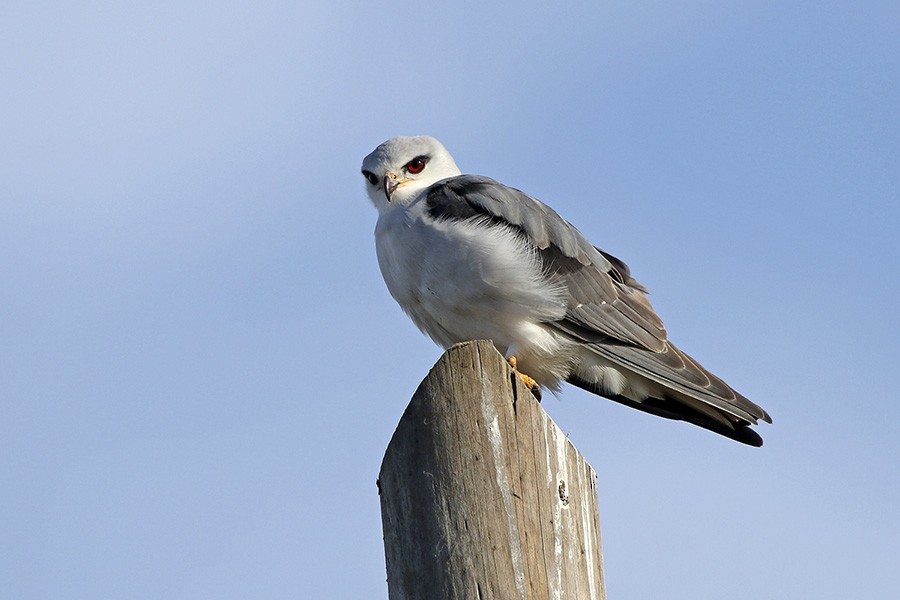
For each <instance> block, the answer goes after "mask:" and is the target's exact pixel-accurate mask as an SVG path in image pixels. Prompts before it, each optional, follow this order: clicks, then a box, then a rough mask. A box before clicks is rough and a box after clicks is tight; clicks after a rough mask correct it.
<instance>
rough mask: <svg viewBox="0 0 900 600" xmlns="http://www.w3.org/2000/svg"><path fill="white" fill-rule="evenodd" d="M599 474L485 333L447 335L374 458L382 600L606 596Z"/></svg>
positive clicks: (579, 599) (580, 598)
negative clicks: (380, 456)
mask: <svg viewBox="0 0 900 600" xmlns="http://www.w3.org/2000/svg"><path fill="white" fill-rule="evenodd" d="M596 482H597V477H596V474H595V473H594V470H593V469H592V468H591V466H590V465H589V464H588V463H587V462H586V461H585V460H584V458H583V457H582V456H581V455H580V454H579V453H578V451H577V450H575V448H574V446H572V444H571V443H570V442H569V441H568V440H567V439H566V437H565V435H563V433H562V431H560V429H559V428H558V427H557V426H556V424H555V423H553V421H551V420H550V417H549V416H548V415H547V413H546V412H544V410H543V408H541V406H540V404H539V403H538V402H537V401H536V400H535V398H534V396H532V395H531V393H530V392H529V391H528V390H527V389H526V388H525V386H524V385H523V384H522V382H521V381H520V380H519V378H518V377H516V376H515V375H513V374H512V372H511V371H510V369H509V367H508V366H507V364H506V361H505V360H504V359H503V357H502V356H501V355H500V354H499V353H498V352H497V351H496V350H495V349H494V346H493V345H492V344H491V343H490V342H468V343H465V344H459V345H457V346H454V347H453V348H451V349H450V350H448V351H447V352H446V353H445V354H444V356H443V357H442V358H441V360H440V361H438V363H437V364H436V365H435V366H434V368H433V369H432V370H431V372H430V373H429V374H428V377H426V378H425V380H424V381H423V382H422V384H421V385H420V386H419V389H418V390H417V391H416V393H415V395H414V396H413V398H412V401H411V402H410V404H409V406H408V407H407V408H406V412H405V413H404V414H403V417H402V418H401V420H400V423H399V425H398V426H397V431H396V432H395V433H394V437H393V438H392V439H391V442H390V444H389V445H388V449H387V452H386V453H385V456H384V461H383V462H382V465H381V473H380V475H379V491H380V495H381V517H382V524H383V527H384V549H385V557H386V562H387V579H388V591H389V597H390V600H401V599H402V600H440V599H450V600H456V599H459V600H462V599H465V600H470V599H472V600H488V599H495V600H510V599H518V598H528V599H535V600H543V599H547V598H558V599H564V600H567V599H572V600H589V599H590V600H593V599H599V600H605V598H606V591H605V585H604V579H603V567H602V561H601V549H600V522H599V516H598V510H597V490H596Z"/></svg>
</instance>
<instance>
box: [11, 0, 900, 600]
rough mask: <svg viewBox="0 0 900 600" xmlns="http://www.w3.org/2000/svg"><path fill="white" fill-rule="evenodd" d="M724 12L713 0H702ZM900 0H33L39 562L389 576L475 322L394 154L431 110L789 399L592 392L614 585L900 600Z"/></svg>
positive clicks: (167, 579) (29, 105) (16, 165)
mask: <svg viewBox="0 0 900 600" xmlns="http://www.w3.org/2000/svg"><path fill="white" fill-rule="evenodd" d="M684 4H686V6H683V5H684ZM898 24H900V10H898V8H897V4H896V3H890V2H881V3H879V2H815V3H814V2H794V3H777V2H751V1H745V2H712V1H709V2H692V3H680V4H679V5H677V6H674V5H670V3H662V2H652V1H645V2H641V1H639V2H615V3H609V2H603V3H595V2H580V3H546V2H525V3H520V4H517V5H516V8H515V10H511V8H510V5H509V4H508V3H486V2H470V1H465V2H458V3H454V5H453V6H446V7H443V8H433V7H430V6H422V5H416V4H410V3H372V2H349V1H340V0H339V1H336V2H329V3H324V2H323V3H316V4H313V3H310V2H303V3H290V2H272V3H260V2H252V3H251V2H225V3H222V2H216V3H213V2H206V3H204V2H191V1H188V2H165V1H163V2H133V3H127V4H122V3H112V2H87V3H64V2H39V1H35V2H7V3H5V4H4V5H3V7H2V8H0V80H2V81H3V82H4V83H3V85H2V86H0V114H2V118H0V140H2V143H0V589H3V590H4V592H3V596H4V597H9V598H18V599H26V598H161V597H165V598H198V597H210V598H212V597H215V598H247V597H255V598H363V597H364V598H386V597H387V590H386V586H385V583H384V579H385V577H384V559H383V549H382V541H381V523H380V514H379V506H378V497H377V494H376V489H375V478H376V476H377V472H378V468H379V464H380V461H381V457H382V455H383V452H384V450H385V447H386V446H387V443H388V441H389V439H390V436H391V434H392V432H393V428H394V426H395V425H396V423H397V421H398V420H399V418H400V415H401V413H402V411H403V408H404V406H405V405H406V403H407V401H408V400H409V398H410V397H411V395H412V393H413V391H414V390H415V388H416V386H417V385H418V383H419V382H420V381H421V379H422V378H423V377H424V376H425V374H426V373H427V371H428V369H429V368H430V366H431V365H432V364H433V363H434V362H435V361H436V360H437V359H438V357H439V356H440V351H439V349H438V348H436V347H435V346H433V345H432V344H431V342H430V341H428V340H427V339H426V338H424V337H423V336H422V335H421V334H420V333H419V332H418V331H417V330H416V329H415V328H414V326H413V325H412V324H411V323H409V322H408V321H407V320H406V318H405V317H404V315H403V314H402V313H401V311H400V309H399V308H398V307H396V306H395V305H394V303H393V301H392V300H391V299H390V297H389V296H388V294H387V292H386V290H385V288H384V285H383V283H382V281H381V278H380V275H379V273H378V269H377V265H376V262H375V255H374V247H373V239H372V228H373V226H374V222H375V211H374V209H373V208H372V207H371V206H370V205H369V203H368V200H367V199H366V197H365V193H364V189H363V180H362V177H361V176H360V175H359V164H360V161H361V159H362V157H363V156H365V155H366V154H367V153H368V152H369V151H370V150H371V149H372V148H373V147H374V146H375V145H377V144H378V143H380V142H381V141H383V140H384V139H386V138H388V137H392V136H394V135H401V134H430V135H434V136H436V137H438V138H439V139H441V140H442V141H443V142H444V143H445V145H446V146H447V147H448V148H449V149H450V151H451V152H452V153H453V154H454V156H455V158H456V160H457V162H458V163H459V165H460V167H461V168H462V169H463V171H465V172H475V173H479V174H484V175H489V176H492V177H494V178H496V179H499V180H500V181H503V182H505V183H508V184H510V185H513V186H515V187H518V188H520V189H522V190H525V191H527V192H528V193H530V194H532V195H534V196H536V197H538V198H540V199H542V200H544V201H545V202H547V203H548V204H550V205H551V206H553V207H554V208H556V209H557V210H558V211H559V212H560V213H561V214H562V215H563V216H565V217H566V218H567V219H568V220H569V221H571V222H572V223H574V224H575V225H576V226H578V227H579V228H580V229H581V230H582V231H583V232H584V233H585V234H586V235H587V236H588V237H589V238H590V239H591V240H592V241H593V242H594V243H596V244H597V245H599V246H600V247H602V248H604V249H605V250H607V251H609V252H611V253H613V254H616V255H617V256H619V257H621V258H622V259H624V260H625V261H626V262H628V263H629V265H630V266H631V268H632V270H633V272H634V274H635V275H636V276H637V278H638V279H639V280H641V281H642V282H643V283H644V284H645V285H647V286H648V287H649V288H650V291H651V292H652V294H653V295H652V300H653V302H654V306H655V307H656V309H657V311H658V312H659V313H660V314H661V316H662V317H663V318H664V319H665V321H666V324H667V326H668V331H669V334H670V337H671V338H672V339H673V340H674V341H675V342H676V343H677V344H678V345H679V346H680V347H682V348H684V349H685V350H686V351H687V352H689V353H691V354H692V355H694V356H695V357H696V358H698V359H699V360H701V361H702V362H703V363H704V364H705V365H706V366H707V367H709V368H710V369H711V370H713V371H714V372H716V373H717V374H719V375H721V376H722V377H723V378H724V379H726V380H727V381H728V382H729V383H731V384H732V385H733V386H735V387H736V388H737V389H739V390H741V391H742V392H743V393H744V394H746V395H747V396H748V397H750V398H751V399H752V400H754V401H755V402H757V403H758V404H760V405H762V406H763V407H765V408H766V409H767V410H768V411H769V412H770V413H771V414H772V416H773V417H774V420H775V423H774V425H772V426H767V427H763V428H762V434H763V437H764V438H765V440H766V445H765V446H764V447H763V448H762V449H759V450H755V449H751V448H746V447H742V446H740V445H738V444H735V443H732V442H730V441H728V440H725V439H723V438H719V437H717V436H714V435H712V434H708V433H706V432H704V431H702V430H699V429H696V428H691V427H688V426H684V425H680V424H677V423H671V422H666V421H663V420H661V419H654V418H652V417H649V416H646V415H643V414H640V413H638V412H636V411H630V410H627V409H625V408H623V407H620V406H618V405H615V404H613V403H611V402H608V401H606V400H602V399H598V398H596V397H592V396H590V395H588V394H586V393H583V392H581V391H579V390H575V389H571V388H569V389H566V390H565V392H564V393H563V394H562V395H561V397H560V398H559V399H556V398H554V397H552V396H549V397H548V398H547V399H546V400H545V401H544V405H545V407H546V409H547V410H548V412H549V413H550V414H551V415H552V417H553V418H554V420H555V421H556V422H557V423H558V424H559V425H560V427H562V429H563V430H564V431H565V432H566V433H567V434H568V435H569V436H570V438H571V440H572V441H573V442H574V444H575V445H576V446H577V447H578V448H579V450H580V451H581V452H582V453H583V454H584V455H585V456H586V457H587V459H588V460H589V461H590V462H591V463H592V464H593V466H594V468H595V469H596V471H597V472H598V476H599V501H600V510H601V522H602V527H603V544H604V560H605V568H606V574H607V581H608V589H609V593H610V597H623V598H666V599H680V598H685V599H687V598H691V599H694V598H715V597H724V596H725V595H727V597H729V598H731V599H735V600H737V599H743V598H746V599H750V598H753V599H754V600H755V599H758V598H811V597H815V598H826V599H827V598H846V597H858V598H866V597H872V598H889V597H898V596H900V575H898V572H897V568H896V567H897V557H898V555H900V546H898V542H897V540H898V539H900V512H898V510H897V498H898V497H900V441H898V440H900V436H898V435H897V432H896V429H897V423H898V422H900V403H898V400H897V393H896V390H894V388H893V385H892V384H891V383H890V382H891V381H892V380H891V379H890V377H892V373H895V372H896V365H895V355H896V353H895V350H894V346H895V344H896V342H895V340H896V339H897V337H898V334H900V319H898V317H897V310H896V306H895V305H896V303H897V298H898V296H900V269H898V266H897V257H898V255H900V242H898V237H900V235H898V233H900V208H898V199H900V198H898V195H900V192H898V190H900V75H898V74H900V41H898V37H897V35H896V31H897V26H898Z"/></svg>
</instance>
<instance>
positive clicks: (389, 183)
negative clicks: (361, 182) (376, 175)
mask: <svg viewBox="0 0 900 600" xmlns="http://www.w3.org/2000/svg"><path fill="white" fill-rule="evenodd" d="M406 181H407V180H405V179H403V180H401V179H399V178H398V177H397V174H396V173H388V174H387V175H385V176H384V184H383V185H384V197H385V198H387V201H388V202H390V201H391V194H393V193H394V190H396V189H397V188H398V187H399V186H400V184H401V183H406Z"/></svg>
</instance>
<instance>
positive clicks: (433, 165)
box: [362, 135, 460, 212]
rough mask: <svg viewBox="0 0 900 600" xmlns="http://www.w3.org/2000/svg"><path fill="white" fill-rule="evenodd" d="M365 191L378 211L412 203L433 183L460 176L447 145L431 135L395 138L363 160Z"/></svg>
mask: <svg viewBox="0 0 900 600" xmlns="http://www.w3.org/2000/svg"><path fill="white" fill-rule="evenodd" d="M362 174H363V177H365V179H366V192H368V194H369V199H370V200H371V201H372V204H374V205H375V208H377V209H378V212H383V211H385V210H388V209H390V208H391V207H394V206H404V205H406V204H409V203H410V202H412V201H413V200H414V199H415V198H416V197H417V196H418V195H419V194H420V193H421V192H422V191H423V190H425V189H426V188H428V187H429V186H430V185H431V184H433V183H435V182H437V181H440V180H442V179H446V178H448V177H454V176H456V175H459V174H460V170H459V167H457V166H456V163H455V162H454V161H453V157H452V156H450V153H449V152H447V149H446V148H444V146H443V145H442V144H441V143H440V142H439V141H437V140H436V139H434V138H433V137H429V136H424V135H423V136H416V137H395V138H391V139H389V140H388V141H386V142H384V143H383V144H381V145H380V146H378V147H377V148H375V150H373V151H372V153H371V154H369V155H368V156H367V157H365V158H364V159H363V163H362Z"/></svg>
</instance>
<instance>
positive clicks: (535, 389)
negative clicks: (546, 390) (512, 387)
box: [507, 356, 541, 397]
mask: <svg viewBox="0 0 900 600" xmlns="http://www.w3.org/2000/svg"><path fill="white" fill-rule="evenodd" d="M507 362H508V363H509V366H510V367H512V370H513V372H514V373H515V374H516V375H518V376H519V379H521V380H522V383H524V384H525V385H526V387H528V389H529V390H531V392H532V393H533V394H535V395H536V396H538V397H540V392H541V386H540V385H538V382H537V381H535V380H534V378H532V377H529V376H528V375H526V374H525V373H522V372H521V371H519V369H518V368H517V367H516V365H517V364H518V362H519V361H518V359H517V358H516V357H515V356H510V357H509V358H508V359H507Z"/></svg>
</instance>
